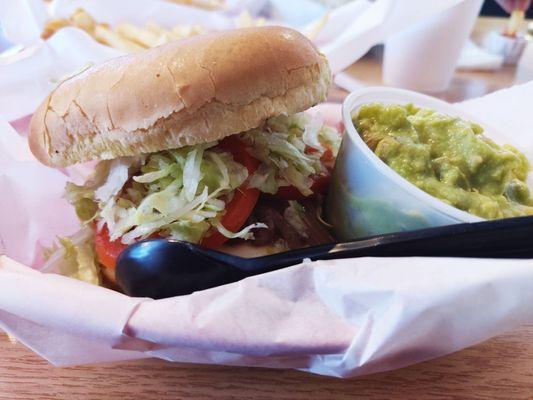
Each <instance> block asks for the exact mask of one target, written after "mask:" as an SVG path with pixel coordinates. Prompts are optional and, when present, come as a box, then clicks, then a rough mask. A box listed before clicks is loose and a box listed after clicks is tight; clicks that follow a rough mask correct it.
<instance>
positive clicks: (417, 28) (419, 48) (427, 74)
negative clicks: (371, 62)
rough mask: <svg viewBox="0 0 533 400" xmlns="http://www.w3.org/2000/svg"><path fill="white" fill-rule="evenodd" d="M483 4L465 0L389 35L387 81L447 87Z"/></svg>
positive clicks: (417, 87)
mask: <svg viewBox="0 0 533 400" xmlns="http://www.w3.org/2000/svg"><path fill="white" fill-rule="evenodd" d="M482 4H483V0H464V1H462V2H460V3H459V4H457V5H455V6H453V7H451V8H449V9H448V10H446V11H443V12H441V13H439V14H438V15H435V16H433V17H430V18H428V19H427V20H426V21H424V22H421V23H418V24H416V25H414V26H412V27H410V28H407V29H404V30H403V31H401V32H399V33H397V34H395V35H394V36H392V37H391V38H389V39H388V40H387V41H386V42H385V51H384V54H383V82H384V84H385V85H387V86H393V87H399V88H404V89H411V90H417V91H421V92H427V93H435V92H442V91H444V90H446V88H447V87H448V86H449V84H450V82H451V79H452V76H453V72H454V70H455V67H456V65H457V61H458V60H459V56H460V55H461V50H462V49H463V47H464V45H465V43H466V41H467V40H468V37H469V36H470V32H471V31H472V27H473V26H474V23H475V21H476V18H477V16H478V15H479V11H480V9H481V5H482Z"/></svg>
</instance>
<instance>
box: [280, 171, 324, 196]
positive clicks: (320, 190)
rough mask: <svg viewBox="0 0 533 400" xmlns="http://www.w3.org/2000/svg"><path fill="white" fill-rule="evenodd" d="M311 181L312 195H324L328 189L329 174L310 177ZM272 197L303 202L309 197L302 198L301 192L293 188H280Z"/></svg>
mask: <svg viewBox="0 0 533 400" xmlns="http://www.w3.org/2000/svg"><path fill="white" fill-rule="evenodd" d="M311 179H312V180H313V184H312V185H311V191H312V192H313V195H315V194H324V193H326V191H327V190H328V187H329V180H330V175H329V174H320V175H314V176H312V177H311ZM274 196H276V197H277V198H279V199H283V200H303V199H305V198H308V197H310V196H304V195H303V194H302V192H300V191H299V190H298V189H297V188H295V187H294V186H280V187H279V188H278V191H277V193H276V194H275V195H274ZM311 197H312V195H311Z"/></svg>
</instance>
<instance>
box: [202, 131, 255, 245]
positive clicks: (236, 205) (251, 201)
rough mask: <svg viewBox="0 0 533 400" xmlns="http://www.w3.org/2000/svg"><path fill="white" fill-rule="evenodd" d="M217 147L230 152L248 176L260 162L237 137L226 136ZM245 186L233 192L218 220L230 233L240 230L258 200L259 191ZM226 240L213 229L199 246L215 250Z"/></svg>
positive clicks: (244, 184)
mask: <svg viewBox="0 0 533 400" xmlns="http://www.w3.org/2000/svg"><path fill="white" fill-rule="evenodd" d="M218 146H219V147H220V148H221V149H223V150H226V151H228V152H230V153H231V154H232V156H233V159H234V160H235V161H237V162H238V163H240V164H242V165H244V166H245V167H246V169H247V170H248V174H249V175H252V174H253V173H254V172H255V170H256V169H257V168H258V167H259V164H260V162H259V161H258V160H257V159H255V158H254V157H252V156H251V155H250V154H249V153H248V151H247V150H246V145H245V144H244V143H243V142H242V141H241V140H240V139H239V138H238V137H236V136H228V137H226V138H225V139H224V140H222V141H221V142H220V143H219V144H218ZM246 185H247V183H246V182H245V183H243V184H242V185H241V187H239V188H238V189H237V190H235V193H234V194H233V198H232V199H231V201H230V202H229V203H228V204H227V205H226V213H225V214H224V215H223V216H222V218H221V220H220V223H221V224H222V225H223V226H224V228H226V229H227V230H229V231H231V232H237V231H238V230H239V229H241V228H242V226H243V225H244V223H245V222H246V220H247V219H248V217H249V216H250V214H251V213H252V211H253V209H254V207H255V204H256V203H257V200H258V199H259V195H260V191H259V189H254V188H247V187H246ZM227 240H228V238H227V237H226V236H224V235H222V234H221V233H220V232H218V231H216V230H214V229H213V230H211V232H210V233H208V236H206V237H205V238H204V239H203V240H202V243H201V245H202V246H204V247H207V248H210V249H216V248H218V247H220V246H221V245H222V244H224V243H225V242H226V241H227Z"/></svg>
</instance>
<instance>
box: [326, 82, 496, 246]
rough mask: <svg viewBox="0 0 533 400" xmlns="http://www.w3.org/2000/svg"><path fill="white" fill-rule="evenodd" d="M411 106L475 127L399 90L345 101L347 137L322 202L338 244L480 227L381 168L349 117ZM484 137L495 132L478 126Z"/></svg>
mask: <svg viewBox="0 0 533 400" xmlns="http://www.w3.org/2000/svg"><path fill="white" fill-rule="evenodd" d="M374 102H380V103H384V104H408V103H412V104H415V105H417V106H420V107H425V108H429V109H432V110H436V111H440V112H443V113H445V114H448V115H455V116H457V117H460V118H462V119H465V120H468V121H475V118H473V117H472V116H471V115H469V114H468V113H465V112H463V111H462V110H460V109H457V108H455V107H453V106H452V105H450V104H449V103H446V102H444V101H442V100H438V99H436V98H433V97H429V96H426V95H423V94H420V93H415V92H410V91H407V90H402V89H393V88H386V87H376V88H372V87H370V88H363V89H359V90H357V91H355V92H352V93H351V94H350V95H349V96H348V97H347V98H346V100H345V101H344V104H343V107H342V118H343V122H344V126H345V129H346V131H345V133H344V136H343V138H342V144H341V148H340V151H339V155H338V156H337V161H336V163H335V168H334V171H333V174H332V179H331V184H330V187H329V191H328V197H327V199H326V207H325V211H326V217H327V218H326V219H327V221H328V222H329V223H330V224H331V225H333V231H334V233H335V235H336V237H338V238H339V239H341V240H349V239H354V238H360V237H366V236H372V235H380V234H385V233H392V232H401V231H410V230H415V229H422V228H430V227H435V226H443V225H452V224H457V223H461V222H478V221H483V218H480V217H478V216H476V215H473V214H470V213H467V212H465V211H462V210H459V209H458V208H455V207H453V206H451V205H449V204H447V203H445V202H443V201H442V200H440V199H438V198H436V197H433V196H431V195H430V194H428V193H426V192H424V191H423V190H421V189H419V188H418V187H417V186H415V185H414V184H412V183H411V182H409V181H408V180H406V179H405V178H403V177H402V176H401V175H399V174H398V173H397V172H396V171H394V170H393V169H392V168H390V167H389V166H388V165H387V164H385V163H384V162H383V161H382V160H381V159H380V158H379V157H378V156H376V155H375V154H374V152H373V151H372V150H371V149H370V148H369V147H368V146H367V145H366V143H365V142H364V141H363V139H362V138H361V137H360V136H359V134H358V133H357V130H356V129H355V126H354V124H353V122H352V118H351V115H352V112H353V111H357V110H358V109H359V107H361V106H362V105H363V104H368V103H374ZM482 125H483V127H484V129H485V132H486V134H487V136H489V137H491V136H496V135H494V134H493V133H492V132H495V130H494V129H493V128H491V127H489V126H487V125H486V124H482Z"/></svg>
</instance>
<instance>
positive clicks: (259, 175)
mask: <svg viewBox="0 0 533 400" xmlns="http://www.w3.org/2000/svg"><path fill="white" fill-rule="evenodd" d="M241 138H242V139H243V140H244V141H245V142H246V143H247V144H248V145H249V146H250V152H251V154H252V155H253V156H254V157H255V158H257V159H258V160H260V161H261V165H260V166H259V168H258V169H257V171H256V172H255V173H254V174H253V175H252V177H251V178H250V186H251V187H255V188H258V189H259V190H261V191H262V192H264V193H270V194H275V193H276V192H277V191H278V189H279V187H280V186H294V187H296V188H297V189H298V190H299V191H300V192H301V193H302V194H303V195H305V196H309V195H311V194H313V192H312V191H311V186H312V184H313V180H312V179H311V176H312V175H315V174H320V173H323V172H325V171H324V168H325V167H324V165H323V164H322V162H321V161H320V158H321V156H322V154H323V153H324V152H325V151H326V149H330V150H331V151H332V153H333V154H334V155H336V154H337V152H338V149H339V146H340V136H339V134H338V133H337V132H336V131H335V130H334V129H333V128H331V127H329V126H327V125H324V124H323V122H322V120H321V119H320V116H318V115H315V116H313V117H311V116H310V115H308V114H305V113H299V114H294V115H291V116H279V117H275V118H271V119H270V120H268V121H267V122H266V123H265V125H264V126H262V127H261V128H258V129H253V130H251V131H248V132H246V133H243V134H241ZM308 148H312V149H314V151H312V152H309V151H307V150H308Z"/></svg>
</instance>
